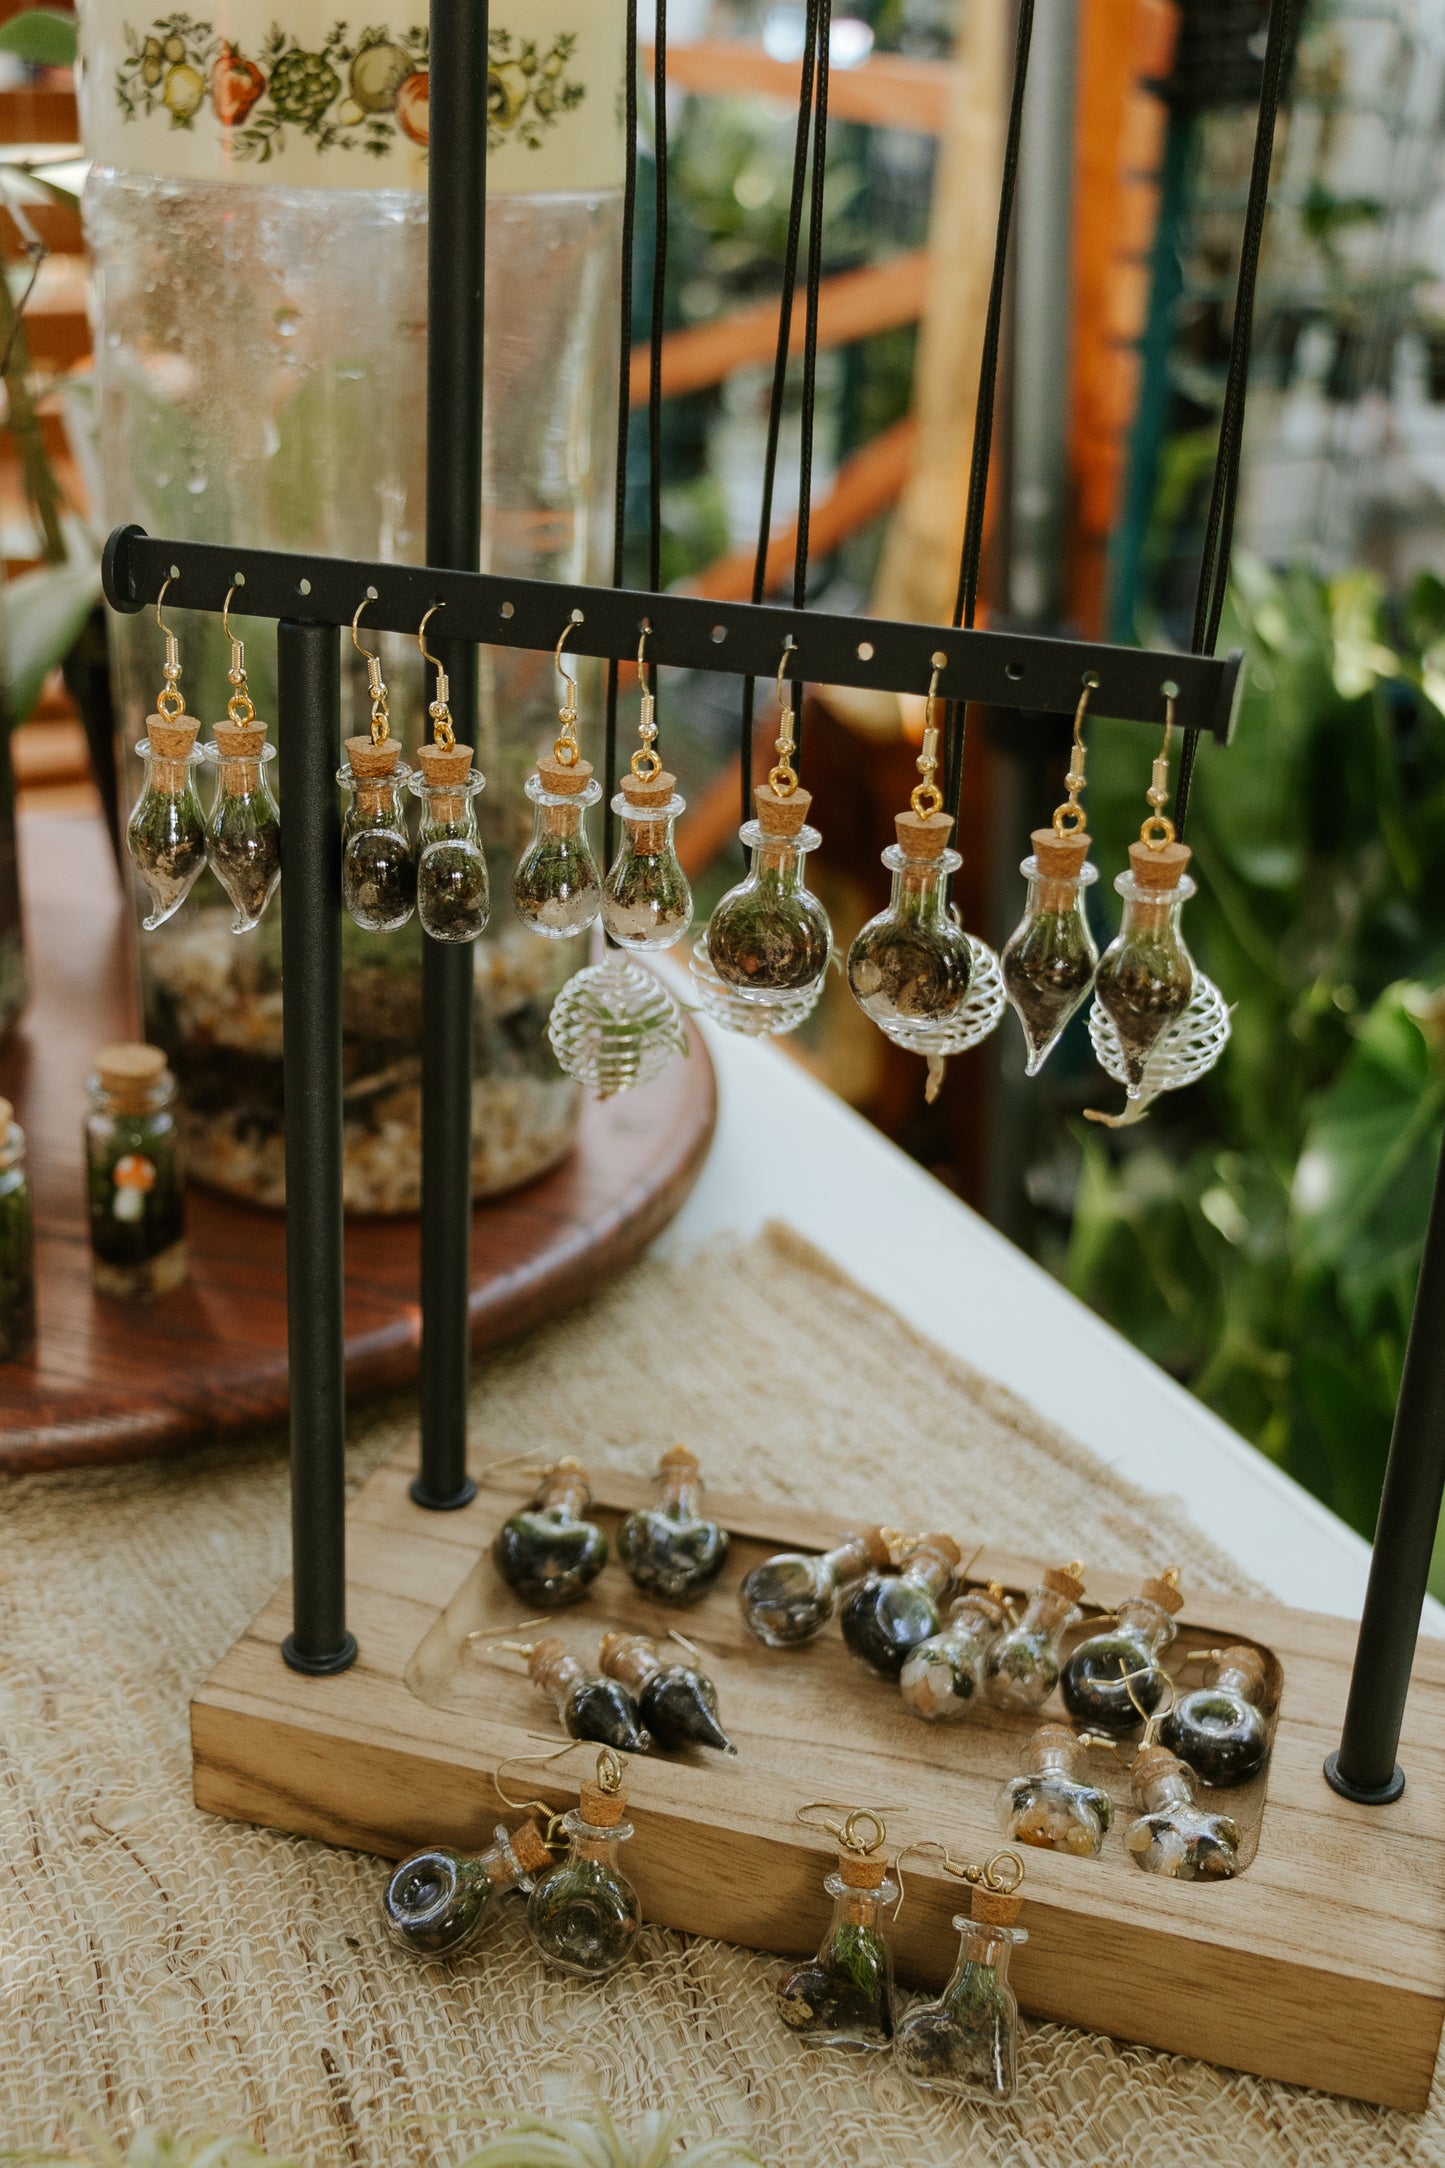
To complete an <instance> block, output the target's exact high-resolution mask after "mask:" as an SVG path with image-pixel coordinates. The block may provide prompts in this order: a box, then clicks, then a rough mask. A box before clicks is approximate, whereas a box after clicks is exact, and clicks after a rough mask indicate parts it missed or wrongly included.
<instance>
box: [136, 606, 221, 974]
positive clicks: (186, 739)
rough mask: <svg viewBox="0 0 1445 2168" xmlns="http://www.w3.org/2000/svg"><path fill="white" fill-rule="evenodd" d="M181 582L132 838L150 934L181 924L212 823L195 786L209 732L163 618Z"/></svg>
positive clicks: (143, 749)
mask: <svg viewBox="0 0 1445 2168" xmlns="http://www.w3.org/2000/svg"><path fill="white" fill-rule="evenodd" d="M174 579H175V575H174V574H172V576H171V578H170V579H168V580H167V581H165V583H164V585H163V586H162V588H161V591H160V594H159V595H158V596H157V597H156V623H157V624H158V625H159V627H160V629H161V631H162V632H163V633H164V634H165V642H166V659H165V667H164V669H163V671H162V676H163V677H164V679H165V685H164V688H163V690H162V691H161V692H160V694H159V695H158V696H157V699H156V712H155V714H154V715H152V716H151V717H150V718H149V719H148V721H147V723H146V735H145V737H143V738H142V739H141V742H140V744H139V745H138V746H137V747H136V751H137V753H138V754H139V755H140V758H141V759H142V760H143V761H144V763H145V783H144V785H143V787H142V789H141V794H140V796H139V798H138V799H137V800H136V803H135V808H134V810H133V812H132V813H131V817H130V819H129V820H128V821H127V823H126V830H125V841H126V849H127V850H128V851H129V852H130V856H131V863H132V864H133V865H134V867H135V869H136V872H137V873H138V874H139V875H140V877H141V879H142V880H143V881H144V883H145V885H146V892H147V894H148V895H149V897H150V899H151V908H150V912H149V914H148V916H147V917H146V918H144V919H143V920H142V921H141V923H142V925H143V926H144V927H145V930H146V932H147V933H154V932H155V929H156V928H157V926H164V924H165V922H166V920H167V919H168V918H173V917H174V916H175V914H176V912H177V911H179V909H180V907H181V905H182V904H183V903H184V902H185V900H186V898H187V896H189V894H190V892H191V890H192V889H193V888H194V887H195V885H196V879H197V876H198V875H199V873H200V870H201V868H202V866H204V864H205V863H206V817H205V814H204V813H203V812H202V811H201V801H200V799H199V798H198V797H197V796H196V785H195V771H196V769H197V768H198V767H199V766H200V764H201V762H202V761H203V760H204V759H205V757H206V756H205V754H204V753H203V752H201V751H200V750H199V748H198V747H197V745H196V738H197V736H198V735H199V732H200V728H201V726H200V724H199V723H198V722H197V721H196V719H195V717H194V716H193V715H187V713H186V702H185V695H184V694H183V693H182V691H181V653H180V647H179V644H178V642H177V640H176V636H175V634H174V633H173V632H172V631H171V628H170V626H169V625H168V624H167V623H166V621H165V619H164V618H163V617H162V615H161V604H162V603H163V602H164V601H165V599H166V590H167V588H169V587H171V586H172V585H173V584H174Z"/></svg>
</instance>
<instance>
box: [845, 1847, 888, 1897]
mask: <svg viewBox="0 0 1445 2168" xmlns="http://www.w3.org/2000/svg"><path fill="white" fill-rule="evenodd" d="M838 1873H839V1875H840V1876H841V1878H842V1880H843V1881H844V1882H846V1883H847V1885H848V1887H849V1889H878V1888H880V1887H881V1886H882V1884H883V1883H884V1882H885V1881H886V1880H887V1878H888V1861H887V1859H886V1858H885V1857H884V1855H883V1853H881V1852H866V1853H865V1852H846V1851H844V1852H839V1854H838Z"/></svg>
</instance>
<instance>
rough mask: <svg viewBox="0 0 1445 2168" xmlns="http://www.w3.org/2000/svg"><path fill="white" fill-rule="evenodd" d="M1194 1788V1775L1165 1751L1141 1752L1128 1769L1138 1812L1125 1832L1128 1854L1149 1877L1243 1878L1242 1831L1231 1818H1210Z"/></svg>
mask: <svg viewBox="0 0 1445 2168" xmlns="http://www.w3.org/2000/svg"><path fill="white" fill-rule="evenodd" d="M1194 1785H1195V1777H1194V1772H1193V1771H1192V1770H1191V1769H1189V1768H1187V1767H1186V1766H1185V1764H1184V1763H1183V1762H1182V1761H1180V1760H1179V1759H1178V1757H1177V1756H1176V1755H1173V1754H1171V1753H1170V1751H1169V1749H1168V1747H1167V1746H1156V1745H1154V1744H1153V1742H1152V1741H1151V1742H1150V1743H1149V1744H1147V1745H1145V1746H1142V1747H1141V1748H1140V1749H1139V1752H1138V1753H1137V1754H1136V1755H1135V1757H1134V1760H1133V1761H1132V1763H1131V1764H1130V1767H1129V1789H1130V1791H1131V1792H1132V1793H1133V1797H1134V1804H1135V1806H1136V1807H1138V1808H1139V1810H1140V1811H1139V1814H1138V1817H1137V1819H1136V1820H1134V1821H1132V1822H1131V1823H1130V1824H1129V1826H1128V1828H1127V1829H1126V1830H1125V1832H1124V1849H1125V1851H1126V1852H1127V1853H1128V1854H1129V1857H1130V1858H1131V1859H1132V1860H1133V1862H1134V1864H1135V1866H1136V1867H1142V1868H1143V1870H1144V1872H1145V1873H1146V1874H1163V1875H1171V1876H1173V1877H1174V1879H1175V1880H1176V1881H1180V1882H1227V1881H1228V1880H1229V1879H1230V1878H1231V1877H1232V1876H1233V1875H1236V1874H1238V1872H1239V1828H1238V1825H1237V1824H1236V1823H1235V1822H1233V1821H1231V1819H1230V1817H1229V1816H1228V1815H1227V1814H1210V1813H1208V1812H1206V1810H1205V1809H1204V1808H1203V1807H1201V1806H1200V1805H1199V1803H1198V1801H1197V1800H1196V1799H1195V1796H1194Z"/></svg>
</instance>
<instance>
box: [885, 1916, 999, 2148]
mask: <svg viewBox="0 0 1445 2168" xmlns="http://www.w3.org/2000/svg"><path fill="white" fill-rule="evenodd" d="M1022 1910H1023V1899H1022V1898H1021V1897H1020V1896H1019V1895H1018V1893H1017V1891H1016V1890H998V1889H988V1888H977V1889H975V1890H974V1891H973V1894H972V1899H971V1911H970V1912H969V1913H959V1914H958V1915H957V1916H956V1917H955V1919H954V1922H953V1924H954V1927H955V1928H956V1929H957V1931H958V1935H959V1946H958V1957H957V1960H956V1961H955V1964H954V1968H953V1973H952V1976H951V1978H950V1979H949V1982H948V1985H947V1987H946V1988H945V1989H944V1990H943V1993H942V1994H941V1995H940V1996H939V1997H938V1999H937V2000H936V2001H935V2002H923V2003H916V2004H915V2005H914V2007H913V2008H912V2009H911V2010H910V2011H909V2012H908V2014H907V2016H906V2017H905V2018H904V2020H903V2022H902V2024H901V2025H900V2026H899V2028H898V2045H897V2050H896V2053H897V2060H898V2066H899V2068H900V2069H901V2070H903V2071H905V2072H906V2073H907V2075H908V2076H909V2077H910V2078H912V2080H913V2082H914V2084H915V2085H921V2086H923V2087H925V2088H926V2090H927V2091H929V2092H932V2093H952V2094H953V2095H955V2097H956V2098H958V2099H960V2100H975V2101H979V2102H981V2103H984V2104H986V2105H988V2106H993V2107H997V2106H1001V2105H1002V2104H1003V2103H1004V2102H1006V2101H1010V2100H1012V2099H1013V2097H1014V2093H1015V2091H1016V2090H1017V2086H1018V2035H1019V2006H1018V1997H1017V1996H1016V1995H1015V1993H1014V1991H1013V1989H1012V1988H1011V1987H1010V1986H1009V1982H1008V1964H1009V1959H1010V1957H1011V1956H1012V1955H1013V1952H1014V1951H1015V1950H1016V1949H1017V1948H1018V1946H1019V1944H1020V1943H1023V1942H1027V1941H1028V1933H1027V1930H1026V1929H1024V1928H1022V1927H1020V1926H1019V1925H1018V1917H1019V1914H1020V1912H1021V1911H1022Z"/></svg>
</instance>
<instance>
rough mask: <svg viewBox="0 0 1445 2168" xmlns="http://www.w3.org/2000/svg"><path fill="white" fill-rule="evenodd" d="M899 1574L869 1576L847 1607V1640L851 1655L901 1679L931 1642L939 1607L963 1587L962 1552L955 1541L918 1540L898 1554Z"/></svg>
mask: <svg viewBox="0 0 1445 2168" xmlns="http://www.w3.org/2000/svg"><path fill="white" fill-rule="evenodd" d="M898 1557H899V1561H900V1570H899V1571H898V1572H896V1573H870V1574H869V1576H868V1578H867V1580H866V1581H860V1582H859V1584H858V1586H857V1587H856V1588H855V1589H854V1590H853V1591H852V1593H851V1594H850V1595H849V1597H848V1599H847V1601H846V1602H845V1603H844V1605H843V1615H842V1619H841V1625H842V1628H843V1640H844V1643H845V1645H846V1647H847V1649H848V1652H849V1654H850V1655H852V1656H856V1657H857V1658H858V1661H859V1662H860V1663H862V1664H866V1665H867V1666H868V1668H869V1670H870V1671H877V1672H880V1673H881V1674H882V1676H883V1677H884V1678H885V1679H896V1678H897V1677H898V1674H899V1673H900V1672H901V1671H902V1669H903V1666H904V1665H905V1664H906V1663H907V1661H908V1658H909V1656H910V1655H911V1654H912V1652H913V1650H914V1649H916V1648H917V1647H918V1645H919V1643H920V1642H923V1641H928V1640H931V1639H932V1637H933V1635H934V1634H936V1633H937V1632H938V1629H939V1627H940V1625H941V1624H942V1619H941V1617H940V1607H941V1606H942V1604H943V1603H944V1601H945V1600H946V1599H947V1598H948V1597H949V1596H951V1595H952V1593H953V1591H954V1589H955V1588H956V1587H957V1585H958V1577H959V1567H960V1566H961V1565H962V1563H963V1553H962V1551H961V1550H960V1549H959V1547H958V1545H957V1544H956V1543H955V1542H954V1540H953V1538H952V1536H944V1535H932V1536H914V1537H912V1538H911V1539H909V1540H908V1541H906V1542H905V1543H904V1544H902V1545H901V1546H900V1548H899V1551H898Z"/></svg>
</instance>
